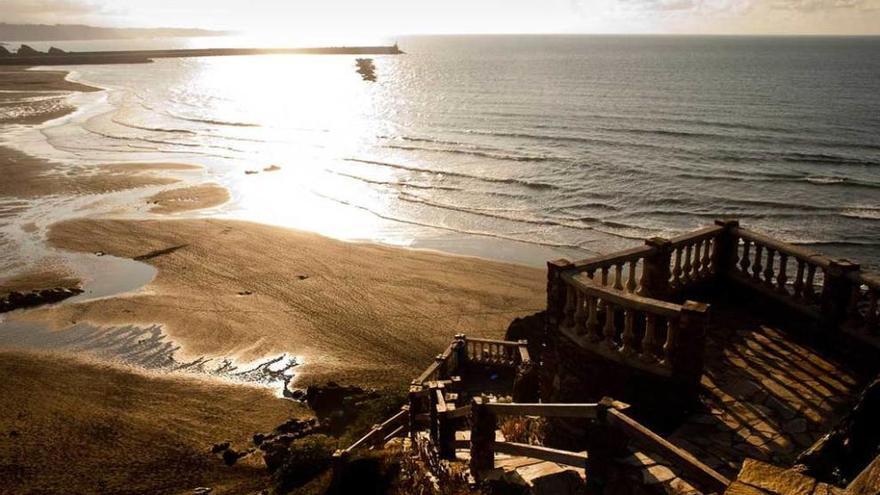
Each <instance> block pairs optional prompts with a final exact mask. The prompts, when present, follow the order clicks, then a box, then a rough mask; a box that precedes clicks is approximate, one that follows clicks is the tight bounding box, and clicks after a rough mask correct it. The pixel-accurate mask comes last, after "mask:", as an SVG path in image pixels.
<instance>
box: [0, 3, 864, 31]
mask: <svg viewBox="0 0 880 495" xmlns="http://www.w3.org/2000/svg"><path fill="white" fill-rule="evenodd" d="M0 11H2V13H3V18H2V22H8V23H41V24H56V23H64V24H73V23H82V24H91V25H97V26H112V27H196V28H207V29H224V30H236V31H244V32H246V33H261V34H269V35H276V36H284V35H285V34H289V33H297V37H299V38H302V37H308V36H310V35H313V36H316V37H317V36H320V37H325V38H326V37H328V36H334V35H338V36H344V37H347V38H353V37H354V38H356V37H358V36H365V37H369V36H382V35H387V36H391V35H402V34H434V33H438V34H439V33H442V34H445V33H634V34H635V33H638V34H647V33H663V34H689V33H693V34H880V0H0Z"/></svg>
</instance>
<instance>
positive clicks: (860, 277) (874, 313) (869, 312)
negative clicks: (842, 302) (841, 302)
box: [847, 272, 880, 335]
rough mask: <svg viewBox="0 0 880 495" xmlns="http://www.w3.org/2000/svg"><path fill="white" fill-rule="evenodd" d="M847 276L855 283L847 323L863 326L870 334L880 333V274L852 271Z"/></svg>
mask: <svg viewBox="0 0 880 495" xmlns="http://www.w3.org/2000/svg"><path fill="white" fill-rule="evenodd" d="M847 276H848V278H849V280H850V282H852V285H853V287H852V296H851V298H850V303H849V305H848V308H847V323H849V324H851V325H853V326H856V327H862V328H863V329H864V331H865V332H867V333H868V334H869V335H878V334H880V307H878V303H877V301H878V299H880V275H877V274H870V273H864V272H850V273H848V274H847Z"/></svg>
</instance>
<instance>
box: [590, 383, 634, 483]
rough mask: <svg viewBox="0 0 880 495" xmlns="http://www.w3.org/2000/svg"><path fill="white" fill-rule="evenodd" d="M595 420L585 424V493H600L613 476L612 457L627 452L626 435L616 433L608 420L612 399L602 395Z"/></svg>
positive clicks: (620, 455) (623, 454) (612, 404)
mask: <svg viewBox="0 0 880 495" xmlns="http://www.w3.org/2000/svg"><path fill="white" fill-rule="evenodd" d="M598 407H599V410H598V414H597V417H596V420H595V421H591V422H590V423H589V425H588V426H587V430H586V431H587V438H586V445H587V465H586V472H587V473H588V474H587V493H589V494H601V493H603V492H604V491H605V487H606V486H608V485H609V484H610V482H611V480H612V478H613V477H614V474H615V470H614V459H615V458H617V457H623V456H625V455H626V452H627V450H626V449H627V443H628V441H627V439H626V437H624V436H622V435H620V434H617V432H615V431H614V428H613V427H612V426H611V425H610V424H609V422H608V411H609V410H610V409H612V408H613V407H614V400H613V399H611V398H610V397H604V398H602V400H601V401H599V404H598Z"/></svg>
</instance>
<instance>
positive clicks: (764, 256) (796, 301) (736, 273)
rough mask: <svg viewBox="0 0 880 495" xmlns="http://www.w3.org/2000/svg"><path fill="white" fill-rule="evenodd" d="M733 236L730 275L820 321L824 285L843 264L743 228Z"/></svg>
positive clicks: (737, 230) (737, 229)
mask: <svg viewBox="0 0 880 495" xmlns="http://www.w3.org/2000/svg"><path fill="white" fill-rule="evenodd" d="M731 234H732V236H733V240H734V242H735V248H734V250H733V251H732V256H733V258H732V259H731V260H730V261H731V263H730V265H729V272H728V274H729V276H730V277H731V278H732V279H733V280H735V281H737V282H739V283H741V284H744V285H747V286H749V287H750V288H752V289H757V290H758V291H759V292H761V293H762V294H764V295H766V296H770V297H771V298H773V299H776V300H778V301H780V302H782V303H783V304H786V305H787V306H789V307H791V308H792V309H795V310H797V311H799V312H801V313H804V314H805V315H807V316H810V317H813V318H817V319H818V318H819V316H820V314H821V312H822V301H821V298H822V293H823V292H824V288H823V286H824V284H825V283H826V282H828V281H829V273H830V271H831V270H832V269H833V268H835V267H837V266H838V265H840V263H842V262H838V261H835V260H832V259H831V258H829V257H827V256H824V255H821V254H819V253H816V252H813V251H810V250H808V249H804V248H801V247H799V246H794V245H792V244H788V243H785V242H782V241H779V240H777V239H773V238H771V237H768V236H766V235H763V234H760V233H758V232H753V231H750V230H747V229H743V228H740V227H734V228H733V229H731ZM841 266H842V265H841Z"/></svg>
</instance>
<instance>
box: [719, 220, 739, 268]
mask: <svg viewBox="0 0 880 495" xmlns="http://www.w3.org/2000/svg"><path fill="white" fill-rule="evenodd" d="M715 225H718V226H720V227H724V230H722V231H721V233H720V234H718V237H717V238H716V240H715V242H716V244H715V259H714V260H713V264H714V265H715V278H716V279H722V280H723V279H725V278H727V277H728V276H729V274H730V273H731V272H732V271H733V270H735V269H736V260H737V257H738V256H739V253H738V249H737V248H738V244H739V238H738V237H737V236H736V234H735V233H734V231H733V229H735V228H738V227H739V220H733V219H719V220H715Z"/></svg>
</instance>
